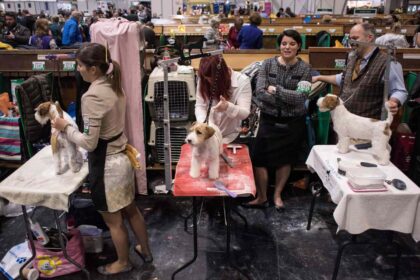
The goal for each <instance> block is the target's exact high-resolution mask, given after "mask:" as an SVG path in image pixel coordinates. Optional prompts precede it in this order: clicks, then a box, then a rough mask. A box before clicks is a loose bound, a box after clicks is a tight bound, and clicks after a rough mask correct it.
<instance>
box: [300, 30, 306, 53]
mask: <svg viewBox="0 0 420 280" xmlns="http://www.w3.org/2000/svg"><path fill="white" fill-rule="evenodd" d="M300 38H301V39H302V46H301V48H302V50H306V34H300Z"/></svg>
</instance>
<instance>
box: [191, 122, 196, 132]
mask: <svg viewBox="0 0 420 280" xmlns="http://www.w3.org/2000/svg"><path fill="white" fill-rule="evenodd" d="M196 124H197V122H193V123H192V124H191V126H190V129H189V130H190V131H193V130H194V128H195V125H196Z"/></svg>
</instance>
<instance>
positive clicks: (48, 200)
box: [0, 146, 90, 279]
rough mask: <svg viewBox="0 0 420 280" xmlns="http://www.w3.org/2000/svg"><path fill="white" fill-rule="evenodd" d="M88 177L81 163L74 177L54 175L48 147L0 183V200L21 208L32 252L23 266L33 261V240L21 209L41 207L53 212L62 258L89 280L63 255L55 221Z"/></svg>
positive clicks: (68, 173) (50, 151)
mask: <svg viewBox="0 0 420 280" xmlns="http://www.w3.org/2000/svg"><path fill="white" fill-rule="evenodd" d="M88 173H89V171H88V166H87V164H86V163H84V164H83V167H82V169H81V170H80V171H79V172H77V173H73V172H72V171H71V170H68V171H67V172H65V173H64V174H62V175H56V174H55V168H54V162H53V156H52V150H51V146H47V147H44V148H43V149H42V150H41V151H39V152H38V153H37V154H35V155H34V156H33V157H32V158H30V159H29V160H28V161H27V162H26V163H25V164H23V165H22V166H21V167H20V168H18V169H17V170H16V171H15V172H13V173H12V174H11V175H10V176H8V177H7V178H6V179H4V180H3V181H2V182H0V197H3V198H6V199H7V200H9V201H11V202H13V203H16V204H20V205H22V210H23V218H24V221H25V226H26V231H27V235H28V238H29V242H30V243H31V248H32V258H31V259H29V260H28V261H27V263H26V264H25V266H26V265H27V264H29V263H30V262H31V261H32V260H33V259H34V258H35V246H34V240H33V238H32V232H31V229H30V226H29V219H28V215H27V213H26V206H25V205H32V206H44V207H47V208H50V209H53V210H54V216H55V219H56V224H57V229H58V231H59V237H60V244H61V247H62V249H63V253H64V256H65V258H66V259H67V260H68V261H70V262H71V263H73V264H74V265H75V266H77V267H78V268H80V269H81V270H82V271H83V272H84V273H85V274H86V276H87V279H89V278H90V276H89V272H88V271H87V270H86V269H84V268H83V267H82V266H81V265H80V264H78V263H76V262H75V261H73V260H72V259H70V258H69V256H68V255H67V252H66V249H65V246H64V240H63V238H62V229H61V224H60V221H59V211H66V212H67V211H68V209H69V204H70V203H69V197H70V195H71V194H72V193H73V192H74V191H76V190H77V189H78V188H79V187H80V186H81V185H82V183H83V181H84V179H85V178H86V176H87V175H88ZM25 266H23V267H22V269H23V268H24V267H25ZM22 269H21V272H22ZM21 276H22V274H21Z"/></svg>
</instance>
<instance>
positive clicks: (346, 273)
mask: <svg viewBox="0 0 420 280" xmlns="http://www.w3.org/2000/svg"><path fill="white" fill-rule="evenodd" d="M310 201H311V195H310V193H309V191H302V190H299V189H293V188H291V187H288V188H287V189H286V191H285V203H286V206H287V208H286V211H284V212H281V213H279V212H277V211H276V210H275V209H274V208H273V207H270V208H268V209H264V210H261V209H244V208H242V207H240V206H239V207H237V210H238V211H239V212H240V213H241V214H242V215H244V216H245V217H246V218H247V221H248V224H249V226H248V228H247V229H246V228H245V226H244V223H243V221H242V220H241V219H239V218H238V216H237V215H236V214H234V213H233V214H232V219H233V221H232V235H231V236H232V243H231V257H230V259H229V260H227V259H226V258H225V226H224V219H223V211H222V206H221V202H220V200H215V199H211V200H208V199H207V200H205V202H204V205H203V208H202V213H201V216H200V220H199V227H198V258H197V260H196V262H195V263H193V264H192V265H191V266H189V267H188V268H187V269H185V270H184V271H182V272H180V273H179V274H178V275H177V276H176V279H183V280H187V279H188V280H189V279H193V280H201V279H229V280H234V279H267V280H271V279H331V276H332V272H333V267H334V261H335V257H336V254H337V249H338V246H339V244H340V243H341V242H343V241H346V240H349V238H350V236H349V235H348V234H347V233H345V232H342V233H339V234H336V230H337V226H336V224H335V222H334V220H333V217H332V212H333V210H334V204H332V203H331V202H329V201H328V196H327V195H323V196H322V197H321V198H320V199H319V201H318V204H317V206H316V209H315V214H314V219H313V223H312V229H311V230H310V231H307V230H306V223H307V216H308V209H309V205H310ZM236 202H237V203H238V202H239V201H236ZM137 203H138V205H139V207H140V208H141V209H142V212H143V213H144V215H145V218H146V221H147V224H148V231H149V234H150V243H151V247H152V250H153V254H154V264H153V265H143V264H142V262H141V260H140V259H139V258H138V257H137V256H136V255H135V254H134V253H133V252H132V253H131V255H130V259H131V261H132V262H133V264H134V265H135V269H134V270H132V271H131V272H128V273H124V274H120V275H115V276H112V277H110V276H108V277H105V276H101V275H99V274H98V273H96V271H95V268H96V266H98V265H100V264H103V263H106V262H109V261H111V260H112V259H114V258H115V253H114V250H113V247H112V242H111V241H110V239H109V238H106V239H105V249H104V252H103V253H101V254H93V255H88V256H87V267H88V269H89V271H90V272H91V279H115V280H119V279H121V280H129V279H130V280H131V279H133V280H134V279H171V274H172V273H173V272H174V271H175V270H176V269H177V268H178V267H179V266H181V265H182V264H184V263H185V262H187V261H188V260H189V259H190V258H191V257H192V254H193V251H192V227H191V221H190V222H189V223H188V230H187V231H185V230H184V218H185V217H186V216H187V215H188V214H189V213H190V211H191V201H190V200H189V199H185V198H183V199H179V198H174V197H171V196H148V197H139V198H138V199H137ZM35 218H36V219H37V220H40V221H43V222H44V223H48V221H51V219H52V218H53V216H52V213H51V211H50V210H47V209H39V210H38V211H37V212H36V214H35ZM360 238H361V239H360V240H362V241H375V242H377V243H378V244H377V245H364V246H361V245H360V246H354V247H349V248H348V249H347V250H346V251H345V253H344V256H343V259H342V263H341V267H340V271H339V275H338V279H392V276H393V272H394V270H393V264H394V262H395V259H396V258H395V253H394V251H393V249H392V247H389V246H387V245H386V241H387V234H386V233H385V232H376V231H369V232H366V233H365V234H363V235H362V236H361V237H360ZM395 239H396V240H397V241H398V242H399V243H400V244H401V245H402V249H403V256H402V258H401V264H400V277H399V279H410V280H414V279H420V243H419V244H417V245H416V244H415V243H414V241H413V240H412V239H411V237H410V236H409V235H404V234H397V235H395ZM23 240H24V230H23V222H22V218H21V217H18V218H0V257H2V256H3V255H4V254H5V253H6V252H7V250H8V249H9V248H10V247H11V246H12V245H14V244H17V243H20V242H22V241H23ZM380 254H381V255H383V257H378V256H380ZM0 279H2V276H0ZM57 279H66V280H67V279H84V277H83V274H81V273H76V274H72V275H68V276H63V277H60V278H57Z"/></svg>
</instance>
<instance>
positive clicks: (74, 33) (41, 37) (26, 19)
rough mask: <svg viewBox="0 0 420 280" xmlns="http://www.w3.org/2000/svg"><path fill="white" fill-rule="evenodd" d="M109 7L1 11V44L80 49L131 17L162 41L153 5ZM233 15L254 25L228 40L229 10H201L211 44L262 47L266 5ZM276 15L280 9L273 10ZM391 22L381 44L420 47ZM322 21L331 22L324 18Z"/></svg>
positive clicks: (287, 13) (151, 44)
mask: <svg viewBox="0 0 420 280" xmlns="http://www.w3.org/2000/svg"><path fill="white" fill-rule="evenodd" d="M108 8H109V9H108V10H106V11H102V10H101V9H97V10H94V11H92V13H91V14H88V13H82V12H80V11H77V10H73V11H59V12H58V14H57V15H54V16H48V15H46V14H45V13H44V12H41V13H40V14H39V15H37V16H34V15H32V14H31V13H30V12H29V11H28V10H22V11H19V12H18V13H15V12H3V11H0V31H1V33H0V42H1V43H2V44H3V45H2V46H0V47H1V48H6V49H7V48H16V47H19V48H36V49H55V48H78V47H80V45H81V44H82V43H84V42H90V35H89V29H90V26H91V24H93V23H95V22H96V21H98V19H100V18H126V19H127V20H130V21H136V22H137V21H138V22H142V23H144V24H145V28H143V32H144V33H145V38H146V42H147V48H156V47H158V43H159V42H158V40H156V34H155V32H154V30H153V29H154V24H153V23H152V22H151V20H152V13H151V9H150V8H149V7H147V6H144V5H142V4H139V5H138V6H132V7H130V8H129V9H114V8H113V7H108ZM184 12H185V11H184V10H183V9H182V8H181V7H179V9H178V11H177V14H178V15H182V14H184ZM230 13H232V14H233V15H237V16H240V15H249V25H245V26H244V27H242V26H243V24H244V21H243V19H242V18H239V17H238V19H240V20H237V21H236V22H235V24H234V26H231V27H230V30H229V32H228V36H227V38H225V39H224V38H223V36H222V32H221V30H220V26H221V24H220V23H221V19H222V18H224V17H226V16H227V14H224V10H223V9H221V10H220V12H219V13H218V14H217V15H215V16H214V17H210V16H209V11H208V10H207V9H206V7H204V8H203V10H202V11H201V17H200V18H199V24H204V25H205V24H209V27H210V28H209V29H208V30H207V32H206V34H205V35H204V37H205V38H206V39H207V44H208V45H214V46H215V47H220V48H222V47H223V48H229V49H260V48H263V47H264V46H263V40H262V36H263V33H262V31H261V30H260V29H259V28H258V26H259V25H260V24H261V21H262V19H263V18H265V17H268V16H274V14H273V15H267V14H266V13H265V12H264V11H263V10H262V7H260V8H257V7H248V8H243V7H236V8H235V9H231V10H230ZM274 13H275V12H274ZM275 15H276V17H278V18H292V17H296V14H295V13H294V12H293V11H292V10H291V8H290V7H286V8H285V9H283V8H282V7H280V8H279V10H278V12H277V13H276V14H275ZM385 18H388V22H387V25H389V26H391V28H392V33H388V34H385V35H384V36H381V37H380V38H378V39H377V40H378V43H381V44H387V43H391V44H394V45H395V46H396V47H399V48H407V47H415V48H418V47H420V36H419V32H420V27H419V28H417V30H416V32H415V35H414V38H413V41H412V42H407V40H406V38H405V35H404V34H401V32H400V31H401V25H402V23H401V20H400V17H399V16H398V15H396V14H391V15H389V16H386V17H385ZM322 22H323V24H327V23H329V22H331V17H330V16H329V20H327V19H326V20H324V19H323V21H322ZM410 24H417V25H420V12H418V13H417V16H416V17H414V19H413V22H412V23H410Z"/></svg>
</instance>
